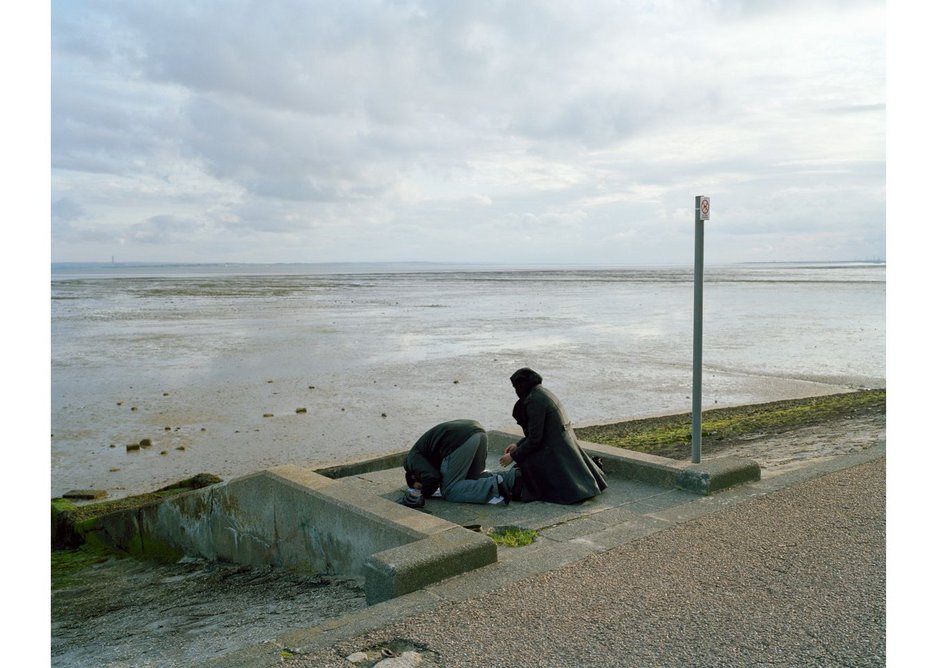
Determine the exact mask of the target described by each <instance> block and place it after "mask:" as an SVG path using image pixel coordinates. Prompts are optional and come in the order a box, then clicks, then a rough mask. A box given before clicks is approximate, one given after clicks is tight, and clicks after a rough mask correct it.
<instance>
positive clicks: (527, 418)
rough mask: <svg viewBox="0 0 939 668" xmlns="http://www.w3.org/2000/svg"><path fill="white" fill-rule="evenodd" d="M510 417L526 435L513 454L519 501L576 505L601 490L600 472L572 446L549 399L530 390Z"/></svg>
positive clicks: (570, 433)
mask: <svg viewBox="0 0 939 668" xmlns="http://www.w3.org/2000/svg"><path fill="white" fill-rule="evenodd" d="M539 380H540V378H539ZM512 415H513V416H514V417H515V420H516V421H517V422H518V423H519V425H520V426H521V427H522V431H523V432H524V434H525V437H524V438H523V439H521V440H520V441H519V442H518V444H517V447H516V448H515V450H514V451H513V452H512V459H514V460H515V464H516V466H518V468H519V469H521V471H522V476H521V480H522V493H521V500H522V501H535V500H540V501H549V502H551V503H577V502H578V501H583V500H585V499H589V498H592V497H594V496H596V495H597V494H599V493H600V492H602V491H603V490H604V489H606V487H607V484H606V479H605V478H604V477H603V472H602V471H600V469H599V468H598V467H597V465H596V464H595V463H594V462H593V460H592V459H590V457H589V456H588V455H587V453H585V452H584V451H583V450H582V449H581V448H580V446H579V445H578V444H577V439H576V437H575V436H574V429H573V428H572V427H571V419H570V417H568V415H567V411H565V410H564V407H563V406H562V405H561V402H560V401H558V398H557V397H556V396H554V394H553V393H551V392H550V391H548V390H546V389H545V388H544V387H542V386H541V385H540V384H538V385H535V386H534V387H532V388H531V389H530V390H529V391H528V393H527V394H526V395H525V396H524V397H523V398H521V399H519V400H518V401H517V402H516V403H515V408H514V409H513V410H512Z"/></svg>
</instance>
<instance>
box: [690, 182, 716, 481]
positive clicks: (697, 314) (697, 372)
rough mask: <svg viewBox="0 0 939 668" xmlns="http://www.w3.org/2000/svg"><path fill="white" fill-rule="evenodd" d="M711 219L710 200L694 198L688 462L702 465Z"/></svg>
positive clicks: (704, 197) (705, 197) (700, 196)
mask: <svg viewBox="0 0 939 668" xmlns="http://www.w3.org/2000/svg"><path fill="white" fill-rule="evenodd" d="M710 218H711V198H710V197H708V196H706V195H698V196H697V197H695V199H694V342H693V353H694V354H693V356H692V373H691V461H692V463H694V464H700V463H701V348H702V341H701V339H702V330H703V322H704V221H705V220H710Z"/></svg>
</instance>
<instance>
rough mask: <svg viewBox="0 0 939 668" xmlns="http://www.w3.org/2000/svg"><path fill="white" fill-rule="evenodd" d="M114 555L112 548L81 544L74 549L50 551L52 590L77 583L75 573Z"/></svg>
mask: <svg viewBox="0 0 939 668" xmlns="http://www.w3.org/2000/svg"><path fill="white" fill-rule="evenodd" d="M115 556H116V554H115V552H114V551H113V550H108V549H106V548H103V547H98V546H92V545H82V546H81V547H80V548H78V549H75V550H53V551H52V569H51V574H52V590H53V591H56V590H59V589H65V588H67V587H70V586H73V585H75V584H78V583H79V582H80V580H79V579H78V578H76V577H75V575H76V574H77V573H78V572H79V571H81V570H82V569H84V568H87V567H89V566H93V565H95V564H100V563H103V562H105V561H107V560H108V559H112V558H114V557H115Z"/></svg>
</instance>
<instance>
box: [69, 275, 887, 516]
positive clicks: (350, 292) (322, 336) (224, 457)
mask: <svg viewBox="0 0 939 668" xmlns="http://www.w3.org/2000/svg"><path fill="white" fill-rule="evenodd" d="M52 278H53V280H52V285H51V297H52V323H51V325H52V355H51V371H52V415H51V427H52V437H51V467H52V470H51V473H52V475H51V487H52V489H51V493H52V495H53V496H59V495H61V494H63V493H65V492H66V491H68V490H71V489H87V488H94V489H103V490H106V491H107V492H108V494H109V496H110V497H112V498H113V497H120V496H126V495H129V494H135V493H140V492H145V491H151V490H153V489H156V488H158V487H161V486H164V485H166V484H169V483H171V482H175V481H177V480H180V479H182V478H187V477H190V476H192V475H194V474H196V473H200V472H208V473H214V474H216V475H219V476H221V477H222V478H224V479H230V478H232V477H237V476H240V475H246V474H249V473H252V472H254V471H257V470H259V469H263V468H266V467H270V466H277V465H282V464H299V465H311V466H312V465H320V464H323V463H326V462H334V461H338V460H343V459H349V458H354V457H360V456H365V455H372V454H378V453H383V452H388V451H393V450H399V449H403V448H407V447H409V446H410V445H411V444H412V443H413V442H414V440H416V438H417V437H418V436H420V434H421V433H423V431H424V430H426V429H427V428H429V427H430V426H432V425H433V424H435V423H437V422H441V421H444V420H450V419H455V418H464V417H468V418H474V419H477V420H479V421H480V422H482V423H483V424H484V425H485V426H486V427H487V428H490V429H498V428H503V427H506V426H511V425H512V419H511V408H512V404H513V402H514V400H515V397H514V394H513V392H512V388H511V385H510V384H509V382H508V377H509V375H511V373H512V372H513V371H514V370H515V369H516V368H518V367H521V366H530V367H532V368H535V369H537V370H538V371H539V372H540V373H541V374H542V375H543V376H544V378H545V385H546V386H547V387H549V388H551V389H552V390H553V391H554V392H555V393H556V394H558V396H559V397H560V398H561V399H562V401H563V402H564V403H565V406H566V407H567V409H568V412H569V413H570V414H571V416H572V418H573V420H574V421H575V426H583V425H586V424H590V423H596V422H610V421H619V420H624V419H632V418H638V417H645V416H650V415H661V414H668V413H678V412H686V411H689V410H690V407H691V403H690V395H691V347H692V345H691V344H692V341H691V333H692V280H693V276H692V271H691V269H690V268H681V267H677V268H676V267H653V268H632V269H629V268H618V269H586V268H554V269H525V270H520V269H499V268H492V267H485V268H480V267H462V268H460V267H446V266H436V265H430V266H415V267H402V266H385V267H321V266H315V265H306V266H304V265H269V266H251V265H245V266H237V265H236V266H222V265H206V266H176V267H124V266H117V267H112V266H107V265H106V266H98V267H94V266H77V267H76V266H63V267H54V268H53V276H52ZM885 281H886V279H885V267H884V266H883V265H876V264H874V265H863V264H862V265H859V264H837V265H816V264H806V265H777V264H769V265H736V266H728V267H715V268H708V269H706V272H705V289H704V313H705V322H704V381H703V405H704V408H705V409H707V408H711V407H718V406H727V405H739V404H747V403H758V402H764V401H773V400H777V399H789V398H796V397H804V396H810V395H819V394H829V393H833V392H840V391H850V390H853V389H859V388H866V387H883V386H884V385H885V330H886V322H885V293H886V282H885ZM142 439H150V440H151V442H152V446H150V447H145V448H141V449H140V450H136V451H128V450H127V448H126V446H127V444H131V443H139V442H140V441H141V440H142Z"/></svg>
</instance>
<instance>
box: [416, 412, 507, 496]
mask: <svg viewBox="0 0 939 668" xmlns="http://www.w3.org/2000/svg"><path fill="white" fill-rule="evenodd" d="M487 449H488V438H487V436H486V430H485V429H483V426H482V425H481V424H479V422H477V421H476V420H451V421H449V422H442V423H440V424H438V425H436V426H434V427H431V428H430V429H428V430H427V431H426V432H424V434H423V435H422V436H421V437H420V438H419V439H417V442H416V443H415V444H414V445H413V446H412V447H411V450H410V451H409V452H408V454H407V457H405V460H404V478H405V481H406V482H407V485H408V492H407V493H406V494H405V497H404V499H403V501H402V503H404V504H405V505H407V506H412V507H417V508H419V507H421V506H423V505H424V503H423V501H424V498H425V497H430V496H432V495H433V494H434V492H436V491H437V490H438V489H439V490H440V496H442V497H443V498H444V499H445V500H447V501H457V502H462V503H490V502H496V503H505V504H508V503H509V499H510V493H509V492H510V489H511V485H512V484H513V483H514V481H515V473H516V472H515V471H514V470H509V471H500V472H497V473H490V472H488V471H486V470H485V468H486V454H487ZM494 500H495V501H494Z"/></svg>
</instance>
